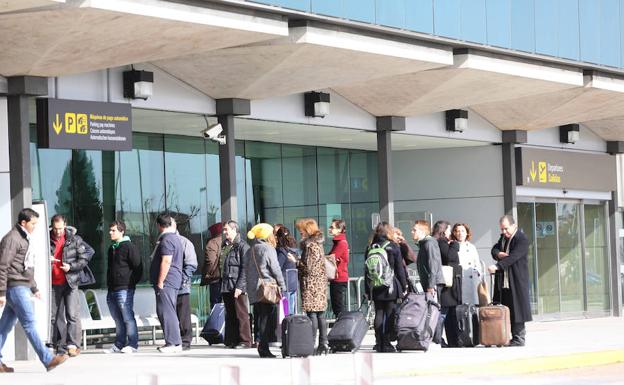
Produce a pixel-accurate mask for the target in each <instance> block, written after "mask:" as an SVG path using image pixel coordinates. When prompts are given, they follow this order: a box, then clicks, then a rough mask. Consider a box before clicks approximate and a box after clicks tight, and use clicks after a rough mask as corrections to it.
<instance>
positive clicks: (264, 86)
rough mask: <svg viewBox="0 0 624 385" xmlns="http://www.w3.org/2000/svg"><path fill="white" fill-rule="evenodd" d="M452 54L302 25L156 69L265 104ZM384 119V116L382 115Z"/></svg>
mask: <svg viewBox="0 0 624 385" xmlns="http://www.w3.org/2000/svg"><path fill="white" fill-rule="evenodd" d="M452 63H453V62H452V53H451V51H450V49H444V48H438V47H435V46H431V45H425V44H414V43H411V42H405V41H401V40H391V39H388V38H382V37H377V36H366V35H362V34H358V33H352V32H349V31H345V30H344V29H339V28H336V27H328V26H315V25H310V24H305V25H302V26H295V27H291V28H290V29H289V36H288V37H284V38H280V39H276V40H273V41H270V42H268V43H258V44H251V45H247V46H239V47H236V48H228V49H222V50H218V51H214V52H203V53H196V54H193V55H189V56H185V57H179V58H175V59H168V60H160V61H157V62H156V64H157V65H158V66H159V67H161V68H163V69H164V70H166V71H167V72H169V73H171V74H173V75H174V76H176V77H178V78H180V79H182V80H184V81H185V82H187V83H189V84H192V85H193V86H194V87H197V88H198V89H200V90H201V91H203V92H204V93H206V94H207V95H210V96H212V97H214V98H232V97H234V98H244V99H266V98H270V97H274V96H281V95H290V94H294V93H299V92H307V91H311V90H320V89H326V88H329V87H334V86H336V85H341V84H349V83H353V82H363V81H368V80H370V79H376V78H381V77H384V76H390V75H395V74H401V73H413V72H418V71H424V70H428V69H432V68H439V67H444V66H448V65H451V64H452ZM382 115H385V114H382Z"/></svg>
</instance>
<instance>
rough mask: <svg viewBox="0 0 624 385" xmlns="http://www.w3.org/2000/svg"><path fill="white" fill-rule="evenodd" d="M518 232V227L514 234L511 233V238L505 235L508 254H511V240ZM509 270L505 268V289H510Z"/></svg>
mask: <svg viewBox="0 0 624 385" xmlns="http://www.w3.org/2000/svg"><path fill="white" fill-rule="evenodd" d="M517 232H518V229H516V231H514V233H513V234H511V237H509V239H506V238H505V237H503V238H505V243H504V247H503V248H504V249H505V253H507V255H509V248H510V247H511V240H512V239H513V237H514V236H515V235H516V233H517ZM509 288H510V287H509V271H507V269H503V289H509Z"/></svg>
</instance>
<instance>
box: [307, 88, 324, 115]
mask: <svg viewBox="0 0 624 385" xmlns="http://www.w3.org/2000/svg"><path fill="white" fill-rule="evenodd" d="M303 96H304V104H305V116H314V117H316V118H324V117H325V116H327V115H329V94H328V93H325V92H314V91H312V92H306V93H305V94H304V95H303Z"/></svg>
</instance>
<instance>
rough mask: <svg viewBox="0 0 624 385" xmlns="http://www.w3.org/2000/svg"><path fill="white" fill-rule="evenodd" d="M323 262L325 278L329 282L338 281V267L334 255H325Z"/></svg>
mask: <svg viewBox="0 0 624 385" xmlns="http://www.w3.org/2000/svg"><path fill="white" fill-rule="evenodd" d="M323 262H325V276H326V277H327V279H328V280H330V281H333V280H334V279H336V273H337V270H338V268H337V265H336V257H334V256H333V255H325V258H323Z"/></svg>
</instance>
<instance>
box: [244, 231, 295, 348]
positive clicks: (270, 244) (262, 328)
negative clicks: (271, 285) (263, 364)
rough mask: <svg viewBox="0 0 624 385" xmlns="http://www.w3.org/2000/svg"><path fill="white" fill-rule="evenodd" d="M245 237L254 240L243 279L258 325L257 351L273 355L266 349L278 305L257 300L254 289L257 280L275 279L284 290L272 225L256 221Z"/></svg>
mask: <svg viewBox="0 0 624 385" xmlns="http://www.w3.org/2000/svg"><path fill="white" fill-rule="evenodd" d="M247 238H249V239H250V240H254V239H255V242H253V243H252V244H251V245H250V246H251V247H250V248H249V250H248V251H247V254H246V258H245V259H246V264H245V273H246V274H245V279H246V286H247V295H248V296H249V303H250V304H252V305H253V314H254V318H255V319H256V325H257V326H258V336H259V339H260V341H258V354H259V355H260V357H262V358H274V357H275V356H274V355H273V354H272V353H271V351H270V350H269V342H270V341H269V340H270V338H271V334H272V332H273V331H272V330H271V329H272V328H271V325H273V323H272V322H271V319H270V318H271V317H272V316H274V315H275V314H276V311H277V305H276V304H272V303H264V302H260V298H258V295H257V292H258V288H259V287H260V281H261V280H262V281H264V282H267V283H268V282H276V283H277V284H278V286H279V287H280V290H281V291H282V293H285V292H286V284H285V282H284V278H283V276H282V270H281V269H280V266H279V262H278V261H277V253H276V252H275V245H276V243H275V236H274V235H273V226H271V225H269V224H267V223H259V224H257V225H255V226H254V227H252V228H251V230H250V231H249V232H248V233H247Z"/></svg>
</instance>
